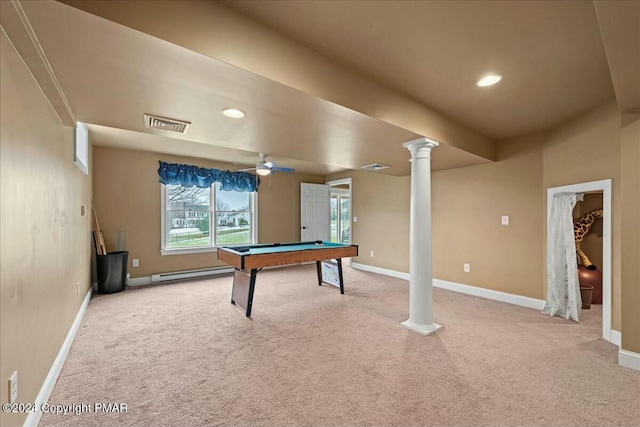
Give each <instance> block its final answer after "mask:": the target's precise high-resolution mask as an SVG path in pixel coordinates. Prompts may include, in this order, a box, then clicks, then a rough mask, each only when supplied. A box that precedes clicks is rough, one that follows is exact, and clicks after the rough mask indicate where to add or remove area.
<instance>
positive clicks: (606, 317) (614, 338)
mask: <svg viewBox="0 0 640 427" xmlns="http://www.w3.org/2000/svg"><path fill="white" fill-rule="evenodd" d="M593 191H602V210H603V216H602V338H604V339H605V340H607V341H609V342H611V343H613V344H616V345H618V346H620V334H619V333H617V334H616V335H614V334H613V330H612V327H611V314H612V307H611V277H612V269H611V267H612V263H611V237H612V233H611V231H612V206H611V179H603V180H600V181H590V182H582V183H579V184H571V185H563V186H561V187H550V188H547V230H548V229H549V217H550V214H551V203H552V201H553V196H554V195H555V194H558V193H564V192H571V193H587V192H593ZM547 244H548V242H547ZM545 266H546V250H545Z"/></svg>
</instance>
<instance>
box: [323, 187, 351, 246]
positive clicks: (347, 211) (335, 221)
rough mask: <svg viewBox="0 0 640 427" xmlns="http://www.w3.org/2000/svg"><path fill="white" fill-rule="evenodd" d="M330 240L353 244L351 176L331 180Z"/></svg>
mask: <svg viewBox="0 0 640 427" xmlns="http://www.w3.org/2000/svg"><path fill="white" fill-rule="evenodd" d="M327 185H329V197H330V215H331V216H330V236H329V237H330V240H331V241H332V242H336V243H346V244H351V223H352V218H351V178H346V179H341V180H336V181H330V182H327Z"/></svg>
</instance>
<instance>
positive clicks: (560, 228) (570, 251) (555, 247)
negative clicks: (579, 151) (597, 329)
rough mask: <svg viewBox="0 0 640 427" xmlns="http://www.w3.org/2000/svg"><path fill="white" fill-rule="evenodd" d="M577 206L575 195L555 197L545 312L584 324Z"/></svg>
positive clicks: (549, 240)
mask: <svg viewBox="0 0 640 427" xmlns="http://www.w3.org/2000/svg"><path fill="white" fill-rule="evenodd" d="M575 205H576V194H575V193H558V194H555V195H554V196H553V202H552V204H551V212H550V214H549V225H548V227H547V302H546V304H545V306H544V309H543V310H542V312H543V313H545V314H549V315H551V316H559V317H564V318H565V319H571V320H575V321H576V322H580V313H581V311H582V298H581V297H580V285H579V283H578V265H577V263H576V242H575V238H574V234H573V216H572V211H573V207H574V206H575Z"/></svg>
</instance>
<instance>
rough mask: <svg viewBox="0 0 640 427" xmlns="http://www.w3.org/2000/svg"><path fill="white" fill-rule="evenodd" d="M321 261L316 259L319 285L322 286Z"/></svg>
mask: <svg viewBox="0 0 640 427" xmlns="http://www.w3.org/2000/svg"><path fill="white" fill-rule="evenodd" d="M320 262H321V261H316V269H317V270H318V286H322V265H321V264H320Z"/></svg>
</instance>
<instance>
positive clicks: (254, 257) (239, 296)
mask: <svg viewBox="0 0 640 427" xmlns="http://www.w3.org/2000/svg"><path fill="white" fill-rule="evenodd" d="M354 256H358V245H347V244H344V243H333V242H323V241H315V242H292V243H272V244H259V245H249V246H223V247H219V248H218V259H219V260H221V261H224V262H226V263H227V264H230V265H232V266H233V267H234V268H235V271H234V276H233V291H232V293H231V303H232V304H237V305H239V306H240V307H242V308H243V309H244V310H245V314H246V316H247V317H249V316H251V306H252V304H253V291H254V289H255V286H256V276H257V275H258V272H259V271H260V270H262V269H263V268H264V267H271V266H276V265H287V264H299V263H303V262H311V261H315V262H316V267H317V272H318V285H322V282H323V280H322V268H321V264H320V262H321V261H324V260H329V259H335V260H336V263H337V267H338V275H339V281H340V282H339V284H340V293H341V294H344V283H343V278H342V258H347V257H354Z"/></svg>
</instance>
